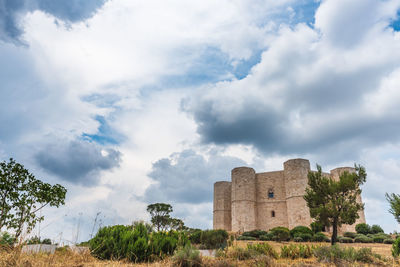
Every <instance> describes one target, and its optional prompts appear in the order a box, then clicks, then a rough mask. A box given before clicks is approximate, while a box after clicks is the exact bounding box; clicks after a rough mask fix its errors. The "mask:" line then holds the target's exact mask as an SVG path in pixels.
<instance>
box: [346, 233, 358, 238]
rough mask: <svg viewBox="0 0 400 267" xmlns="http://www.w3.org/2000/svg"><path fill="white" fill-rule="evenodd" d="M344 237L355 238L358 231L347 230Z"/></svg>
mask: <svg viewBox="0 0 400 267" xmlns="http://www.w3.org/2000/svg"><path fill="white" fill-rule="evenodd" d="M343 236H344V237H350V238H355V237H356V236H357V233H353V232H345V233H344V234H343Z"/></svg>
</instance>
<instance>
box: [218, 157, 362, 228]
mask: <svg viewBox="0 0 400 267" xmlns="http://www.w3.org/2000/svg"><path fill="white" fill-rule="evenodd" d="M309 171H310V162H309V161H308V160H306V159H291V160H288V161H286V162H285V163H283V170H281V171H273V172H263V173H255V171H254V169H252V168H249V167H239V168H234V169H233V170H232V182H225V181H223V182H216V183H215V184H214V212H213V228H214V229H224V230H227V231H233V232H244V231H251V230H255V229H260V230H266V231H267V230H269V229H271V228H273V227H276V226H284V227H287V228H289V229H292V228H293V227H295V226H298V225H304V226H309V225H310V223H311V222H312V219H311V217H310V213H309V209H308V207H307V205H306V202H305V200H304V199H303V195H304V193H305V188H306V187H307V182H308V178H307V174H308V172H309ZM344 171H348V172H354V171H355V169H354V168H350V167H342V168H336V169H333V170H331V171H330V173H324V175H326V176H330V177H332V178H333V179H339V176H340V174H341V173H343V172H344ZM357 201H359V202H361V196H359V198H358V200H357ZM359 215H360V218H359V219H358V220H357V221H356V223H354V224H353V225H342V227H340V228H339V229H338V230H339V232H340V233H343V232H346V231H351V232H355V225H356V224H358V223H365V216H364V212H363V211H361V212H360V213H359ZM326 231H329V229H326Z"/></svg>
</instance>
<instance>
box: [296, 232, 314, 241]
mask: <svg viewBox="0 0 400 267" xmlns="http://www.w3.org/2000/svg"><path fill="white" fill-rule="evenodd" d="M296 237H301V239H303V241H304V242H309V241H311V239H312V237H313V236H312V235H310V234H306V233H298V234H296Z"/></svg>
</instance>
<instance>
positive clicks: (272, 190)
mask: <svg viewBox="0 0 400 267" xmlns="http://www.w3.org/2000/svg"><path fill="white" fill-rule="evenodd" d="M268 198H274V189H272V188H270V189H269V190H268Z"/></svg>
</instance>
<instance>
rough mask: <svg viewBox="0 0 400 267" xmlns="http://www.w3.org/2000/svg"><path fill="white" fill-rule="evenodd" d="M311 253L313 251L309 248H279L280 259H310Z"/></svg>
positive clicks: (296, 246) (299, 246)
mask: <svg viewBox="0 0 400 267" xmlns="http://www.w3.org/2000/svg"><path fill="white" fill-rule="evenodd" d="M312 251H313V249H312V247H310V246H306V245H301V244H299V245H295V244H290V245H288V246H282V247H281V258H289V259H297V258H310V257H311V256H312V255H313V252H312Z"/></svg>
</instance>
